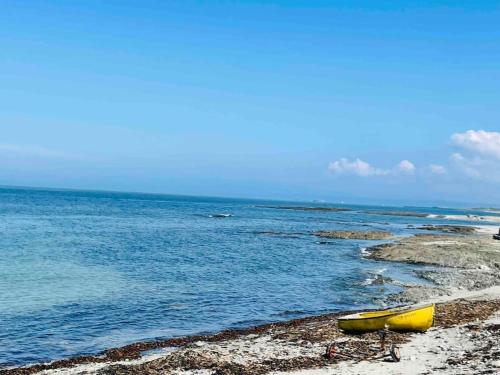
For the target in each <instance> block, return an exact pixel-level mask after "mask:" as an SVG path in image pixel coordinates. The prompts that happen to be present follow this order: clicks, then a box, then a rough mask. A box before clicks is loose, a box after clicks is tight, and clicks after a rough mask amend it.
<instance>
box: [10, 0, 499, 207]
mask: <svg viewBox="0 0 500 375" xmlns="http://www.w3.org/2000/svg"><path fill="white" fill-rule="evenodd" d="M499 41H500V5H498V2H495V1H480V0H478V1H384V0H380V1H358V0H350V1H334V0H330V1H315V0H308V1H294V0H288V1H229V0H227V1H190V0H184V1H148V0H142V1H129V0H121V1H114V0H107V1H94V0H86V1H80V2H76V1H9V0H4V1H2V2H1V3H0V131H1V132H0V185H21V186H42V187H59V188H81V189H97V190H119V191H141V192H159V193H173V194H189V195H213V196H234V197H248V198H274V199H293V200H326V201H334V202H337V201H345V202H350V203H367V202H373V203H391V202H402V203H405V204H425V203H427V204H434V203H436V202H437V203H441V202H442V203H447V202H465V203H471V204H476V203H481V204H491V205H499V204H500V194H498V192H499V191H500V121H499V108H500V68H499V61H500V42H499Z"/></svg>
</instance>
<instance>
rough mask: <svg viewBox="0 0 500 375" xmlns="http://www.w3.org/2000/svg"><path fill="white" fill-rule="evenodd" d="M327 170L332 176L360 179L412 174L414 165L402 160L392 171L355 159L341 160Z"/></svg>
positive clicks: (331, 164)
mask: <svg viewBox="0 0 500 375" xmlns="http://www.w3.org/2000/svg"><path fill="white" fill-rule="evenodd" d="M328 170H329V171H330V172H332V173H334V174H351V175H357V176H361V177H369V176H388V175H397V174H400V173H404V174H412V173H414V172H415V170H416V168H415V165H414V164H413V163H412V162H411V161H409V160H402V161H401V162H399V164H398V165H397V166H396V167H394V168H393V169H383V168H377V167H374V166H372V165H371V164H370V163H368V162H366V161H364V160H361V159H359V158H356V159H354V160H349V159H346V158H341V159H339V160H336V161H334V162H332V163H330V165H329V166H328Z"/></svg>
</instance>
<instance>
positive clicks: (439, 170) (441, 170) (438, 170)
mask: <svg viewBox="0 0 500 375" xmlns="http://www.w3.org/2000/svg"><path fill="white" fill-rule="evenodd" d="M429 171H431V173H434V174H445V173H446V172H447V171H446V168H445V167H443V166H442V165H439V164H431V165H429Z"/></svg>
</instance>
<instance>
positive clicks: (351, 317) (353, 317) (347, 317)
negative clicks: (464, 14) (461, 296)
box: [337, 303, 435, 321]
mask: <svg viewBox="0 0 500 375" xmlns="http://www.w3.org/2000/svg"><path fill="white" fill-rule="evenodd" d="M405 307H408V308H407V309H405ZM429 307H435V304H434V303H429V304H426V305H422V306H413V307H412V306H401V307H394V308H389V309H386V310H374V311H364V312H359V313H356V314H350V315H345V316H342V317H339V318H337V321H348V320H349V321H352V320H370V319H381V318H388V317H391V316H394V315H401V314H406V313H408V312H411V311H416V310H423V309H427V308H429ZM394 309H401V310H399V311H394V312H393V313H390V314H387V315H381V316H371V317H362V316H361V314H366V313H374V312H381V313H382V312H384V311H389V310H394Z"/></svg>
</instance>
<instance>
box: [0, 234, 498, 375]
mask: <svg viewBox="0 0 500 375" xmlns="http://www.w3.org/2000/svg"><path fill="white" fill-rule="evenodd" d="M425 230H431V231H439V232H441V233H439V234H430V233H429V234H418V235H416V236H414V237H408V238H399V239H397V240H396V241H395V242H392V243H389V244H383V245H377V246H374V247H372V248H369V249H368V250H367V251H368V257H370V258H372V259H376V260H383V261H394V262H407V263H418V264H425V265H431V266H436V268H435V269H434V270H427V271H421V272H420V274H419V276H420V277H422V278H424V279H426V280H428V281H430V282H432V285H431V286H421V285H404V287H405V288H404V289H405V290H404V291H403V292H402V293H400V294H398V295H394V296H391V299H389V302H391V303H392V304H401V303H408V302H419V301H422V300H429V299H436V298H443V296H449V295H455V296H457V295H463V293H465V292H464V291H465V290H473V291H474V290H480V289H484V288H488V287H493V288H496V286H498V285H500V276H499V274H500V272H499V270H500V266H499V265H500V241H496V242H495V241H494V240H492V239H491V237H490V236H489V235H484V234H478V233H476V231H475V230H474V231H473V230H468V229H463V228H460V229H458V232H457V231H456V230H455V229H453V228H451V229H450V228H448V227H446V226H434V227H433V228H432V229H430V228H426V229H425ZM442 232H445V233H446V232H447V233H452V234H443V233H442ZM457 234H458V235H457ZM336 235H337V234H336ZM354 235H355V236H356V235H357V236H358V237H359V236H362V235H363V236H364V232H362V233H361V234H359V233H357V234H356V233H354ZM389 235H390V234H389ZM348 236H349V237H345V238H356V237H350V236H352V234H351V233H349V234H348ZM363 236H362V237H363ZM334 238H342V237H334ZM384 238H387V237H384ZM362 239H367V238H362ZM370 239H372V238H370ZM460 293H461V294H460ZM499 310H500V291H499V290H498V289H495V292H494V293H492V294H490V295H489V296H488V297H485V296H481V294H480V293H479V297H478V296H476V297H475V299H471V298H470V296H469V297H468V299H467V300H464V299H458V300H451V301H444V302H440V303H438V304H437V313H436V320H435V328H433V330H431V332H436V331H439V332H442V334H443V335H444V334H450V335H452V331H453V332H454V333H453V334H454V335H455V336H456V337H460V338H461V339H463V340H466V339H468V338H470V342H471V344H470V345H471V348H473V347H475V346H474V345H476V344H478V345H479V344H480V343H482V342H490V343H495V342H499V341H500V334H499V330H498V328H495V327H497V326H498V325H495V324H496V323H494V324H493V325H490V326H488V327H490V328H485V329H484V330H483V329H482V328H481V329H480V328H477V327H479V326H480V325H481V323H480V322H482V321H486V320H487V319H488V318H489V317H491V316H492V315H494V314H495V313H497V312H498V311H499ZM339 315H341V314H340V313H336V314H327V315H322V316H316V317H309V318H302V319H294V320H291V321H287V322H280V323H271V324H266V325H261V326H258V327H253V328H248V329H243V330H226V331H223V332H220V333H218V334H215V335H208V336H190V337H183V338H173V339H170V340H163V341H153V342H142V343H135V344H132V345H127V346H125V347H122V348H115V349H109V350H107V351H105V352H104V353H102V354H101V355H97V356H84V357H77V358H72V359H67V360H62V361H56V362H52V363H48V364H37V365H34V366H30V367H22V368H14V369H7V370H0V374H2V375H7V374H8V375H14V374H15V375H19V374H23V375H24V374H35V373H40V374H47V375H48V374H82V375H83V374H127V375H128V374H146V375H147V374H178V375H180V374H186V375H188V374H189V375H195V374H196V375H209V374H212V375H213V374H216V375H232V374H234V375H236V374H239V375H242V374H257V375H258V374H267V373H279V372H286V373H289V372H291V371H299V372H297V373H301V374H302V372H301V371H305V372H303V373H304V374H306V373H308V372H307V371H308V370H306V369H317V370H311V371H319V372H318V374H323V372H322V371H326V370H328V371H330V372H325V374H326V373H331V370H332V369H340V368H342V369H343V370H342V373H363V371H365V370H366V369H365V367H366V366H368V370H366V371H367V372H366V373H377V372H376V371H378V370H376V367H374V368H373V369H372V370H370V366H371V362H370V361H368V364H367V363H366V362H367V361H363V360H362V359H361V357H362V355H360V354H359V353H364V352H367V351H369V348H370V347H373V346H374V345H377V342H378V338H377V335H376V334H373V333H369V334H364V335H347V334H344V333H343V332H341V331H339V330H338V328H337V324H336V318H337V317H338V316H339ZM468 326H470V327H476V328H467V327H468ZM464 327H465V328H464ZM447 330H451V331H449V332H448V331H447ZM478 330H480V334H478V335H476V336H477V337H479V339H478V338H477V337H476V336H474V337H476V339H474V340H476V341H477V342H476V341H474V340H473V338H472V336H470V335H469V333H471V332H476V331H478ZM432 335H437V334H435V333H432ZM467 335H469V336H470V337H469V336H467ZM421 336H422V335H416V334H411V333H394V332H391V333H390V334H389V337H388V339H389V340H390V341H391V342H394V343H397V344H398V345H403V347H404V345H410V346H411V345H412V342H413V341H414V340H415V339H418V338H419V337H421ZM424 336H425V335H424ZM455 336H453V337H455ZM462 336H463V337H462ZM429 337H431V336H429ZM450 337H451V336H450ZM457 339H458V338H455V340H457ZM436 340H437V339H436ZM332 341H335V342H337V343H342V348H343V349H342V350H343V353H344V354H343V355H342V356H337V357H334V358H333V359H331V360H328V359H326V358H324V357H323V356H322V354H323V352H324V350H325V346H326V345H327V344H329V343H331V342H332ZM473 342H476V344H473ZM427 345H428V346H429V347H432V345H431V343H428V344H427ZM450 345H455V344H454V343H453V342H451V343H450ZM432 348H433V347H432ZM432 348H431V349H432ZM495 348H496V347H495V345H494V344H491V345H490V347H489V349H488V350H485V351H484V352H485V353H486V354H484V355H485V356H486V357H484V356H477V355H476V354H475V352H473V351H470V352H469V353H468V354H467V353H465V354H463V353H461V354H460V355H458V356H455V357H453V356H449V358H445V359H444V360H443V361H442V363H441V364H440V365H439V366H441V367H443V366H445V367H446V366H448V367H449V368H452V367H453V366H458V365H457V363H458V364H460V366H462V367H463V368H464V369H465V368H469V367H470V366H469V365H471V366H472V365H474V366H479V362H481V361H482V362H481V363H483V364H484V363H486V365H485V366H486V367H484V366H483V367H484V369H485V371H489V369H490V368H492V366H496V365H495V363H496V362H495V358H496V357H495V356H497V357H498V353H499V352H498V350H497V349H495ZM408 350H410V349H408ZM432 350H435V349H432ZM471 350H472V349H471ZM495 350H496V351H495ZM488 353H489V354H488ZM495 353H496V354H495ZM403 356H404V353H403ZM475 356H476V357H478V358H475ZM487 356H489V357H487ZM490 357H491V358H492V359H488V358H490ZM474 358H475V359H474ZM497 359H498V358H497ZM403 360H409V359H408V358H404V357H403ZM457 361H458V362H457ZM497 362H498V361H497ZM345 366H350V367H349V368H345ZM359 366H361V367H359ZM373 366H379V363H378V362H377V363H374V364H373ZM430 366H431V367H426V368H427V369H428V370H429V372H431V371H432V370H433V367H432V366H437V365H434V364H431V365H430ZM468 366H469V367H468ZM358 367H359V368H358ZM448 367H446V368H448ZM394 368H397V367H394ZM356 369H357V370H356ZM434 369H435V370H437V369H438V368H437V367H435V368H434ZM351 370H352V371H353V372H349V371H351ZM379 370H380V369H379ZM389 370H390V369H389ZM389 370H388V369H387V368H386V369H384V370H380V371H382V372H380V373H390V371H392V370H390V371H389ZM441 370H442V371H445V370H446V369H444V368H442V369H440V371H441ZM374 371H375V372H374ZM446 371H447V370H446ZM450 371H451V370H450ZM464 371H465V370H464ZM450 373H452V372H450ZM311 374H312V373H311Z"/></svg>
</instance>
